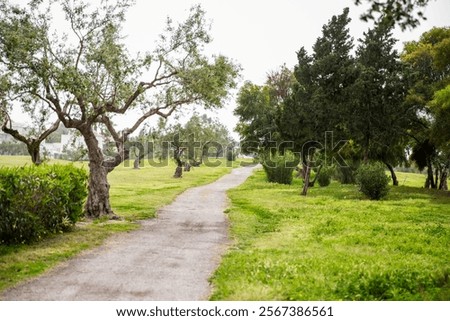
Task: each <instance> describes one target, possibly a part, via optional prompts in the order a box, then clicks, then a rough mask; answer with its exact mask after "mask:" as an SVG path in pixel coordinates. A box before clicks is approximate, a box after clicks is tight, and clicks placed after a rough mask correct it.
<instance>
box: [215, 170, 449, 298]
mask: <svg viewBox="0 0 450 321" xmlns="http://www.w3.org/2000/svg"><path fill="white" fill-rule="evenodd" d="M398 174H399V175H398V176H399V186H392V185H391V186H390V188H391V191H390V194H389V195H388V196H387V197H386V198H384V199H382V200H380V201H371V200H370V199H369V198H368V197H366V196H364V195H362V194H361V193H359V191H358V187H357V186H356V185H341V184H340V183H339V182H337V181H335V180H333V181H332V182H331V184H330V185H329V186H327V187H317V188H313V189H310V191H309V194H308V197H307V198H302V199H301V200H299V196H298V189H299V188H300V187H301V185H302V182H301V180H300V179H294V180H293V183H292V185H285V184H274V183H269V182H267V181H266V178H265V174H264V172H263V170H260V171H258V172H257V173H256V175H254V176H253V177H251V178H249V179H248V180H247V182H246V183H244V184H243V185H241V186H240V187H238V188H235V189H233V190H231V191H229V193H228V195H229V197H230V198H231V201H232V205H231V207H230V208H229V210H228V211H227V212H228V216H229V218H230V221H231V236H232V239H233V245H232V247H231V249H230V250H229V252H228V254H226V255H225V257H224V258H223V261H222V263H221V265H220V267H219V268H218V270H217V271H216V273H215V274H214V276H213V278H212V283H213V285H214V287H215V291H214V293H213V295H212V299H213V300H301V301H302V300H313V301H314V300H449V299H450V278H449V273H450V270H449V265H448V262H449V260H450V254H449V252H448V248H449V246H450V223H449V222H450V211H449V210H448V209H449V205H450V197H449V195H448V192H445V191H439V190H430V189H424V188H423V187H421V185H422V184H423V179H424V177H425V176H426V175H424V174H414V173H398Z"/></svg>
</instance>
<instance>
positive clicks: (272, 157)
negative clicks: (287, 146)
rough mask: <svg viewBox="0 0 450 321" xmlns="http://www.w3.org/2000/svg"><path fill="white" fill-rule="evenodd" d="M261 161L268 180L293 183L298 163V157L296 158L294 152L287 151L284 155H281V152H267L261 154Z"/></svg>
mask: <svg viewBox="0 0 450 321" xmlns="http://www.w3.org/2000/svg"><path fill="white" fill-rule="evenodd" d="M261 162H262V165H263V168H264V172H265V173H266V176H267V181H269V182H270V183H278V184H287V185H290V184H291V183H292V178H293V176H292V173H293V171H294V169H295V166H297V164H298V159H296V158H295V156H294V154H293V153H291V152H286V153H285V154H284V155H280V154H279V153H276V154H270V153H268V152H267V153H265V154H262V155H261Z"/></svg>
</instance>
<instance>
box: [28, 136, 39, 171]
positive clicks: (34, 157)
mask: <svg viewBox="0 0 450 321" xmlns="http://www.w3.org/2000/svg"><path fill="white" fill-rule="evenodd" d="M27 150H28V153H29V154H30V156H31V161H32V162H33V164H35V165H40V164H41V163H42V161H41V154H40V151H41V142H40V141H36V140H34V139H33V140H31V141H30V142H29V143H28V144H27Z"/></svg>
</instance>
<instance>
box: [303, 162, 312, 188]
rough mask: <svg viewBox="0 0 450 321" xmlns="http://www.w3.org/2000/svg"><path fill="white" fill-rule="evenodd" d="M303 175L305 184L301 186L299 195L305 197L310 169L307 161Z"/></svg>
mask: <svg viewBox="0 0 450 321" xmlns="http://www.w3.org/2000/svg"><path fill="white" fill-rule="evenodd" d="M304 173H305V182H304V184H303V189H302V193H301V195H303V196H306V194H308V188H309V178H310V176H311V167H310V164H309V161H308V162H307V164H306V170H305V171H304Z"/></svg>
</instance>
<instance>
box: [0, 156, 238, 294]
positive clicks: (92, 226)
mask: <svg viewBox="0 0 450 321" xmlns="http://www.w3.org/2000/svg"><path fill="white" fill-rule="evenodd" d="M214 162H217V163H216V165H217V166H215V167H206V166H204V165H203V166H200V167H196V168H194V169H192V172H190V173H187V174H185V175H183V178H182V179H174V178H173V177H172V175H173V172H174V170H175V168H176V164H175V163H174V162H173V160H170V161H169V162H168V165H167V166H166V167H154V166H150V165H149V164H148V162H147V161H146V159H144V160H142V164H141V169H139V170H134V169H133V166H132V164H130V165H129V166H119V167H118V168H117V169H116V170H115V171H114V172H113V173H111V176H110V179H111V184H112V187H111V198H112V202H113V204H114V210H115V211H116V212H117V213H120V215H121V217H122V220H118V221H111V220H108V219H105V218H103V219H95V220H92V219H85V218H84V219H83V218H82V219H80V221H79V222H78V223H77V224H76V225H75V226H73V227H72V228H71V230H70V231H69V232H68V233H56V234H54V233H48V234H47V235H46V237H45V238H43V239H41V241H40V242H33V243H31V244H19V245H0V290H3V289H5V288H7V287H10V286H13V285H14V284H16V283H18V282H20V281H22V280H25V279H27V278H30V277H33V276H36V275H39V274H41V273H43V272H44V271H46V270H48V269H49V268H51V267H53V266H55V265H56V264H58V263H61V262H62V261H65V260H67V259H68V258H70V257H72V256H74V255H76V254H78V253H80V252H81V251H83V250H87V249H90V248H93V247H95V246H98V245H100V244H101V243H102V242H103V241H104V240H105V239H106V238H107V237H109V236H111V235H112V234H114V233H126V232H129V231H132V230H134V229H136V228H138V227H139V224H138V223H137V220H141V219H148V218H153V217H155V214H156V211H157V209H158V208H160V207H162V206H164V205H166V204H169V203H170V202H172V201H173V200H174V198H175V197H176V196H177V195H178V194H180V193H181V192H182V191H184V190H186V189H187V188H190V187H194V186H198V185H203V184H207V183H209V182H213V181H215V180H216V179H218V178H219V177H220V176H222V175H224V174H226V173H228V172H230V171H231V168H232V167H228V166H227V165H230V166H234V167H236V166H238V164H239V163H240V162H238V161H236V162H233V163H230V162H227V161H226V160H225V159H223V158H219V159H215V158H214ZM55 163H57V164H62V165H64V164H72V162H67V161H61V160H57V161H55V160H54V161H51V162H50V164H55ZM24 164H29V165H31V164H32V162H31V160H30V158H29V157H27V156H1V157H0V167H2V166H3V167H10V168H13V167H18V166H23V165H24ZM74 166H77V167H81V168H84V169H88V164H87V163H86V162H75V163H74Z"/></svg>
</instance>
